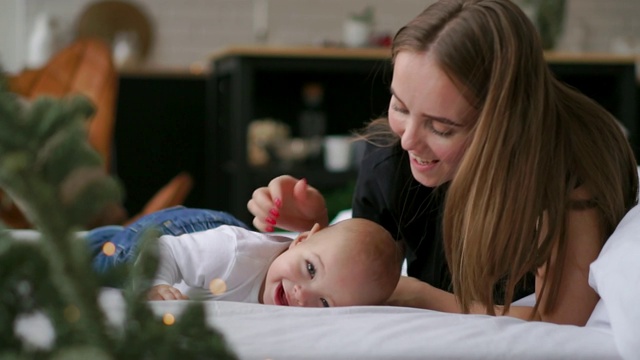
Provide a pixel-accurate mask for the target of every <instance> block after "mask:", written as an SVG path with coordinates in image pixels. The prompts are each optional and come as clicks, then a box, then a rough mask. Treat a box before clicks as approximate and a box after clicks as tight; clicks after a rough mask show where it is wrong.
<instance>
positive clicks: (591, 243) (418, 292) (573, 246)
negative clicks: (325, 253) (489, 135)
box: [387, 190, 602, 326]
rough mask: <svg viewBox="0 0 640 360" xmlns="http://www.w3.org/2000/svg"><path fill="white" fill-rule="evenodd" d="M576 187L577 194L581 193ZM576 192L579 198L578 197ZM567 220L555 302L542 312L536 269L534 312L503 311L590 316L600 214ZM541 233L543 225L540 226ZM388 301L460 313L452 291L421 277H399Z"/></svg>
mask: <svg viewBox="0 0 640 360" xmlns="http://www.w3.org/2000/svg"><path fill="white" fill-rule="evenodd" d="M576 191H577V193H576V194H577V195H580V193H579V192H578V190H576ZM581 197H582V196H579V197H578V198H581ZM568 214H569V215H568V217H569V218H568V223H567V252H566V259H565V261H564V265H563V272H562V279H561V283H560V288H559V292H558V294H557V300H556V301H557V302H556V306H555V308H554V310H553V311H552V312H550V313H542V309H544V305H545V302H546V301H547V296H548V294H549V291H545V294H543V295H542V298H541V297H540V292H541V291H540V290H541V289H542V283H543V280H544V276H545V271H544V269H539V271H538V274H537V276H536V298H537V299H539V301H540V306H539V307H538V311H537V312H535V313H534V312H533V309H534V308H533V307H528V306H512V307H511V308H510V309H509V312H508V313H505V314H504V315H507V316H512V317H516V318H520V319H523V320H537V321H545V322H551V323H557V324H573V325H579V326H583V325H585V324H586V322H587V320H588V319H589V317H590V316H591V313H592V312H593V309H594V308H595V306H596V304H597V302H598V300H599V296H598V294H597V293H596V292H595V291H594V290H593V289H592V288H591V287H590V286H589V282H588V278H589V265H590V264H591V263H592V262H593V261H594V260H595V259H596V258H597V256H598V254H599V253H600V249H601V245H600V244H601V238H602V230H601V228H600V226H599V214H598V212H597V210H596V209H593V208H591V209H581V210H577V209H575V210H570V211H569V213H568ZM542 232H543V234H544V232H545V231H544V229H543V231H542ZM556 256H557V253H556V251H554V253H553V254H552V258H551V261H550V264H551V266H550V267H549V268H548V270H547V275H549V276H552V275H553V272H554V271H556V269H555V267H554V265H553V264H555V258H556ZM387 303H388V304H389V305H397V306H408V307H418V308H423V309H431V310H437V311H443V312H451V313H460V312H461V308H460V306H459V304H458V301H457V300H456V298H455V296H454V295H453V294H452V293H449V292H446V291H443V290H440V289H437V288H435V287H433V286H431V285H429V284H427V283H425V282H422V281H420V280H417V279H414V278H410V277H402V278H401V279H400V282H399V283H398V286H397V287H396V290H395V292H394V293H393V295H392V296H391V298H390V299H389V301H388V302H387ZM502 311H503V308H502V307H501V306H496V307H495V313H496V314H498V315H502ZM470 312H471V313H472V314H486V313H487V311H486V308H485V307H484V306H482V305H480V304H475V305H473V306H472V307H471V309H470Z"/></svg>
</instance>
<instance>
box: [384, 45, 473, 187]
mask: <svg viewBox="0 0 640 360" xmlns="http://www.w3.org/2000/svg"><path fill="white" fill-rule="evenodd" d="M391 95H392V96H391V101H390V103H389V124H390V125H391V129H392V130H393V131H394V132H395V133H396V134H398V136H400V138H401V144H402V148H403V149H404V150H406V151H407V152H408V153H409V161H410V163H411V172H412V174H413V177H414V178H415V179H416V180H417V181H418V182H419V183H421V184H422V185H424V186H428V187H435V186H437V185H440V184H443V183H445V182H448V181H450V180H451V179H453V176H454V175H455V173H456V170H457V169H458V165H459V164H460V160H461V158H462V155H463V154H464V151H465V150H466V148H467V144H468V140H469V139H470V136H469V134H470V132H471V129H472V125H473V122H474V121H475V117H476V111H475V110H474V109H473V107H472V106H471V104H469V102H467V100H466V99H465V98H464V97H463V96H462V93H461V92H460V90H459V89H458V88H457V87H456V86H455V85H454V83H453V82H452V81H451V79H450V78H449V77H448V76H447V75H446V74H445V73H444V72H443V71H442V70H441V69H440V67H439V66H438V64H437V63H436V61H435V59H434V58H433V56H431V55H430V53H429V52H420V53H417V52H409V51H403V52H400V53H398V55H397V56H396V58H395V65H394V70H393V80H392V82H391Z"/></svg>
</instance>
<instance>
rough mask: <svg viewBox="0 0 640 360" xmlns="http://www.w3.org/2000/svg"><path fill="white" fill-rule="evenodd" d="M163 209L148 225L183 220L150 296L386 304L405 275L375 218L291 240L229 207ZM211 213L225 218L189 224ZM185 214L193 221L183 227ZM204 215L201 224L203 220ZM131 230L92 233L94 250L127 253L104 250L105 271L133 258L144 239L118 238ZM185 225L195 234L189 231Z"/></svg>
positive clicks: (168, 241) (166, 247) (97, 261)
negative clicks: (250, 224)
mask: <svg viewBox="0 0 640 360" xmlns="http://www.w3.org/2000/svg"><path fill="white" fill-rule="evenodd" d="M163 211H165V213H163V214H160V215H162V216H157V215H156V216H155V217H153V221H146V222H145V221H142V222H143V223H144V224H145V225H144V226H142V228H148V227H151V226H152V224H154V223H155V224H157V225H160V227H164V228H165V229H167V228H171V226H173V225H174V224H173V222H172V221H167V220H166V218H167V216H166V214H167V213H170V214H171V218H172V219H180V220H181V221H182V222H183V224H181V225H180V226H179V228H180V229H181V230H180V232H181V234H179V235H168V234H166V233H167V230H164V231H163V232H164V233H165V235H162V236H160V238H159V239H158V249H159V257H160V265H159V268H158V271H157V274H156V276H155V278H154V280H153V283H152V287H151V289H150V290H149V292H148V299H150V300H173V299H188V298H192V299H199V300H201V299H205V300H228V301H241V302H252V303H262V304H270V305H284V306H305V307H333V306H354V305H380V304H383V303H384V302H385V301H386V300H387V298H388V297H389V296H390V295H391V293H392V292H393V290H394V289H395V286H396V284H397V282H398V279H399V277H400V259H401V258H402V254H400V250H399V248H398V247H397V246H396V243H395V241H394V240H393V238H392V237H391V235H390V234H389V233H388V232H387V231H386V230H385V229H384V228H383V227H381V226H380V225H378V224H376V223H374V222H372V221H369V220H365V219H347V220H343V221H341V222H339V223H336V224H334V225H331V226H329V227H326V228H322V229H321V228H320V226H319V225H317V224H316V225H315V226H313V228H312V229H311V230H309V231H305V232H302V233H300V234H298V236H297V237H296V238H295V239H293V240H292V239H291V238H289V237H287V236H281V235H274V234H263V233H260V232H255V231H251V230H249V229H247V228H246V226H244V224H242V223H241V222H239V221H238V220H237V219H235V218H233V217H231V216H230V215H229V214H226V213H224V212H214V211H212V210H201V209H187V208H182V207H179V208H172V209H169V210H163ZM161 213H162V211H161ZM206 216H214V217H215V218H216V219H217V220H219V221H218V222H215V221H214V222H211V221H209V225H208V226H210V227H213V228H209V229H202V227H198V226H195V227H194V226H191V225H192V224H191V223H193V220H192V219H200V220H201V219H202V218H205V217H206ZM185 218H188V219H189V220H187V221H186V223H189V226H184V223H185V220H184V219H185ZM143 219H144V218H143ZM221 219H223V220H222V221H220V220H221ZM200 220H198V221H196V223H198V224H201V223H202V221H200ZM211 224H213V225H211ZM227 224H231V225H227ZM135 225H136V224H133V225H132V227H133V228H136V226H135ZM109 228H111V227H108V228H107V229H109ZM127 229H128V228H124V229H122V228H121V229H120V230H117V231H116V232H112V233H111V235H113V236H111V237H112V238H113V240H110V239H105V236H104V234H105V228H98V229H96V230H93V231H91V232H89V234H88V236H87V238H88V240H89V242H90V244H92V246H93V247H94V248H96V247H97V246H98V243H101V245H102V246H101V247H105V246H104V245H105V244H110V243H111V241H113V242H114V243H115V244H113V243H112V245H115V246H116V248H117V249H118V250H122V251H116V253H114V254H111V256H107V254H105V253H104V251H103V252H101V253H99V254H96V256H95V257H94V267H96V268H97V269H98V270H99V271H104V270H105V268H106V267H105V264H106V263H111V265H113V264H116V263H119V262H122V261H129V260H131V257H130V253H131V247H134V246H135V243H136V241H137V237H138V236H137V235H136V236H133V237H130V238H129V239H127V240H128V241H126V242H125V243H126V244H125V246H123V242H122V241H119V240H118V238H122V236H121V235H122V234H123V233H122V232H123V231H126V230H127ZM136 229H137V230H141V228H140V227H137V228H136ZM185 229H186V230H185ZM161 230H162V229H161ZM187 230H190V231H192V232H187V233H185V231H187ZM118 231H119V232H118ZM107 233H108V231H107ZM140 233H141V232H140V231H136V232H135V234H140ZM100 234H102V235H100ZM132 239H133V240H132ZM127 254H129V255H127ZM107 267H108V266H107Z"/></svg>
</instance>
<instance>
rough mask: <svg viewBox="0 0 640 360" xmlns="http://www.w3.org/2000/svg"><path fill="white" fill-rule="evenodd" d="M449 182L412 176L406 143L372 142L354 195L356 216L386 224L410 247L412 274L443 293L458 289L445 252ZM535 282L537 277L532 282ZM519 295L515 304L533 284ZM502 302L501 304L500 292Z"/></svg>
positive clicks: (392, 233) (408, 270) (530, 283)
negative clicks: (444, 213)
mask: <svg viewBox="0 0 640 360" xmlns="http://www.w3.org/2000/svg"><path fill="white" fill-rule="evenodd" d="M447 188H448V183H447V184H445V185H442V186H439V187H437V188H429V187H426V186H424V185H422V184H420V183H418V182H417V181H416V180H415V179H414V177H413V175H412V174H411V168H410V165H409V158H408V154H407V152H406V151H404V150H402V148H401V147H400V144H398V145H396V146H393V147H376V146H374V145H371V144H367V146H366V150H365V153H364V156H363V158H362V162H361V164H360V169H359V173H358V181H357V183H356V187H355V190H354V196H353V204H352V206H353V217H360V218H366V219H370V220H372V221H375V222H377V223H378V224H380V225H382V226H383V227H384V228H385V229H387V230H388V231H389V232H390V233H391V235H392V236H393V237H394V238H395V239H396V240H398V241H403V242H404V244H405V245H406V254H405V256H406V259H407V274H408V275H409V276H411V277H415V278H418V279H420V280H422V281H425V282H427V283H429V284H431V285H433V286H435V287H437V288H439V289H442V290H446V291H449V292H450V291H452V288H451V273H450V271H449V267H448V265H447V260H446V258H445V254H444V242H443V237H442V211H443V209H444V199H445V195H446V191H447ZM531 280H532V279H531ZM526 284H527V285H528V286H526V288H525V289H520V290H519V291H516V294H515V296H514V300H516V299H519V298H521V297H523V296H526V295H528V294H531V293H532V292H533V290H534V289H533V285H534V284H533V281H529V280H527V282H526ZM496 290H497V293H496V295H498V296H497V297H496V301H498V302H501V300H502V296H499V294H500V293H501V291H499V290H498V289H496Z"/></svg>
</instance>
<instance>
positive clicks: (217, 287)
mask: <svg viewBox="0 0 640 360" xmlns="http://www.w3.org/2000/svg"><path fill="white" fill-rule="evenodd" d="M209 291H211V293H212V294H213V295H222V294H224V293H225V292H226V291H227V283H226V282H224V280H222V279H213V280H211V282H210V283H209Z"/></svg>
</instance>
